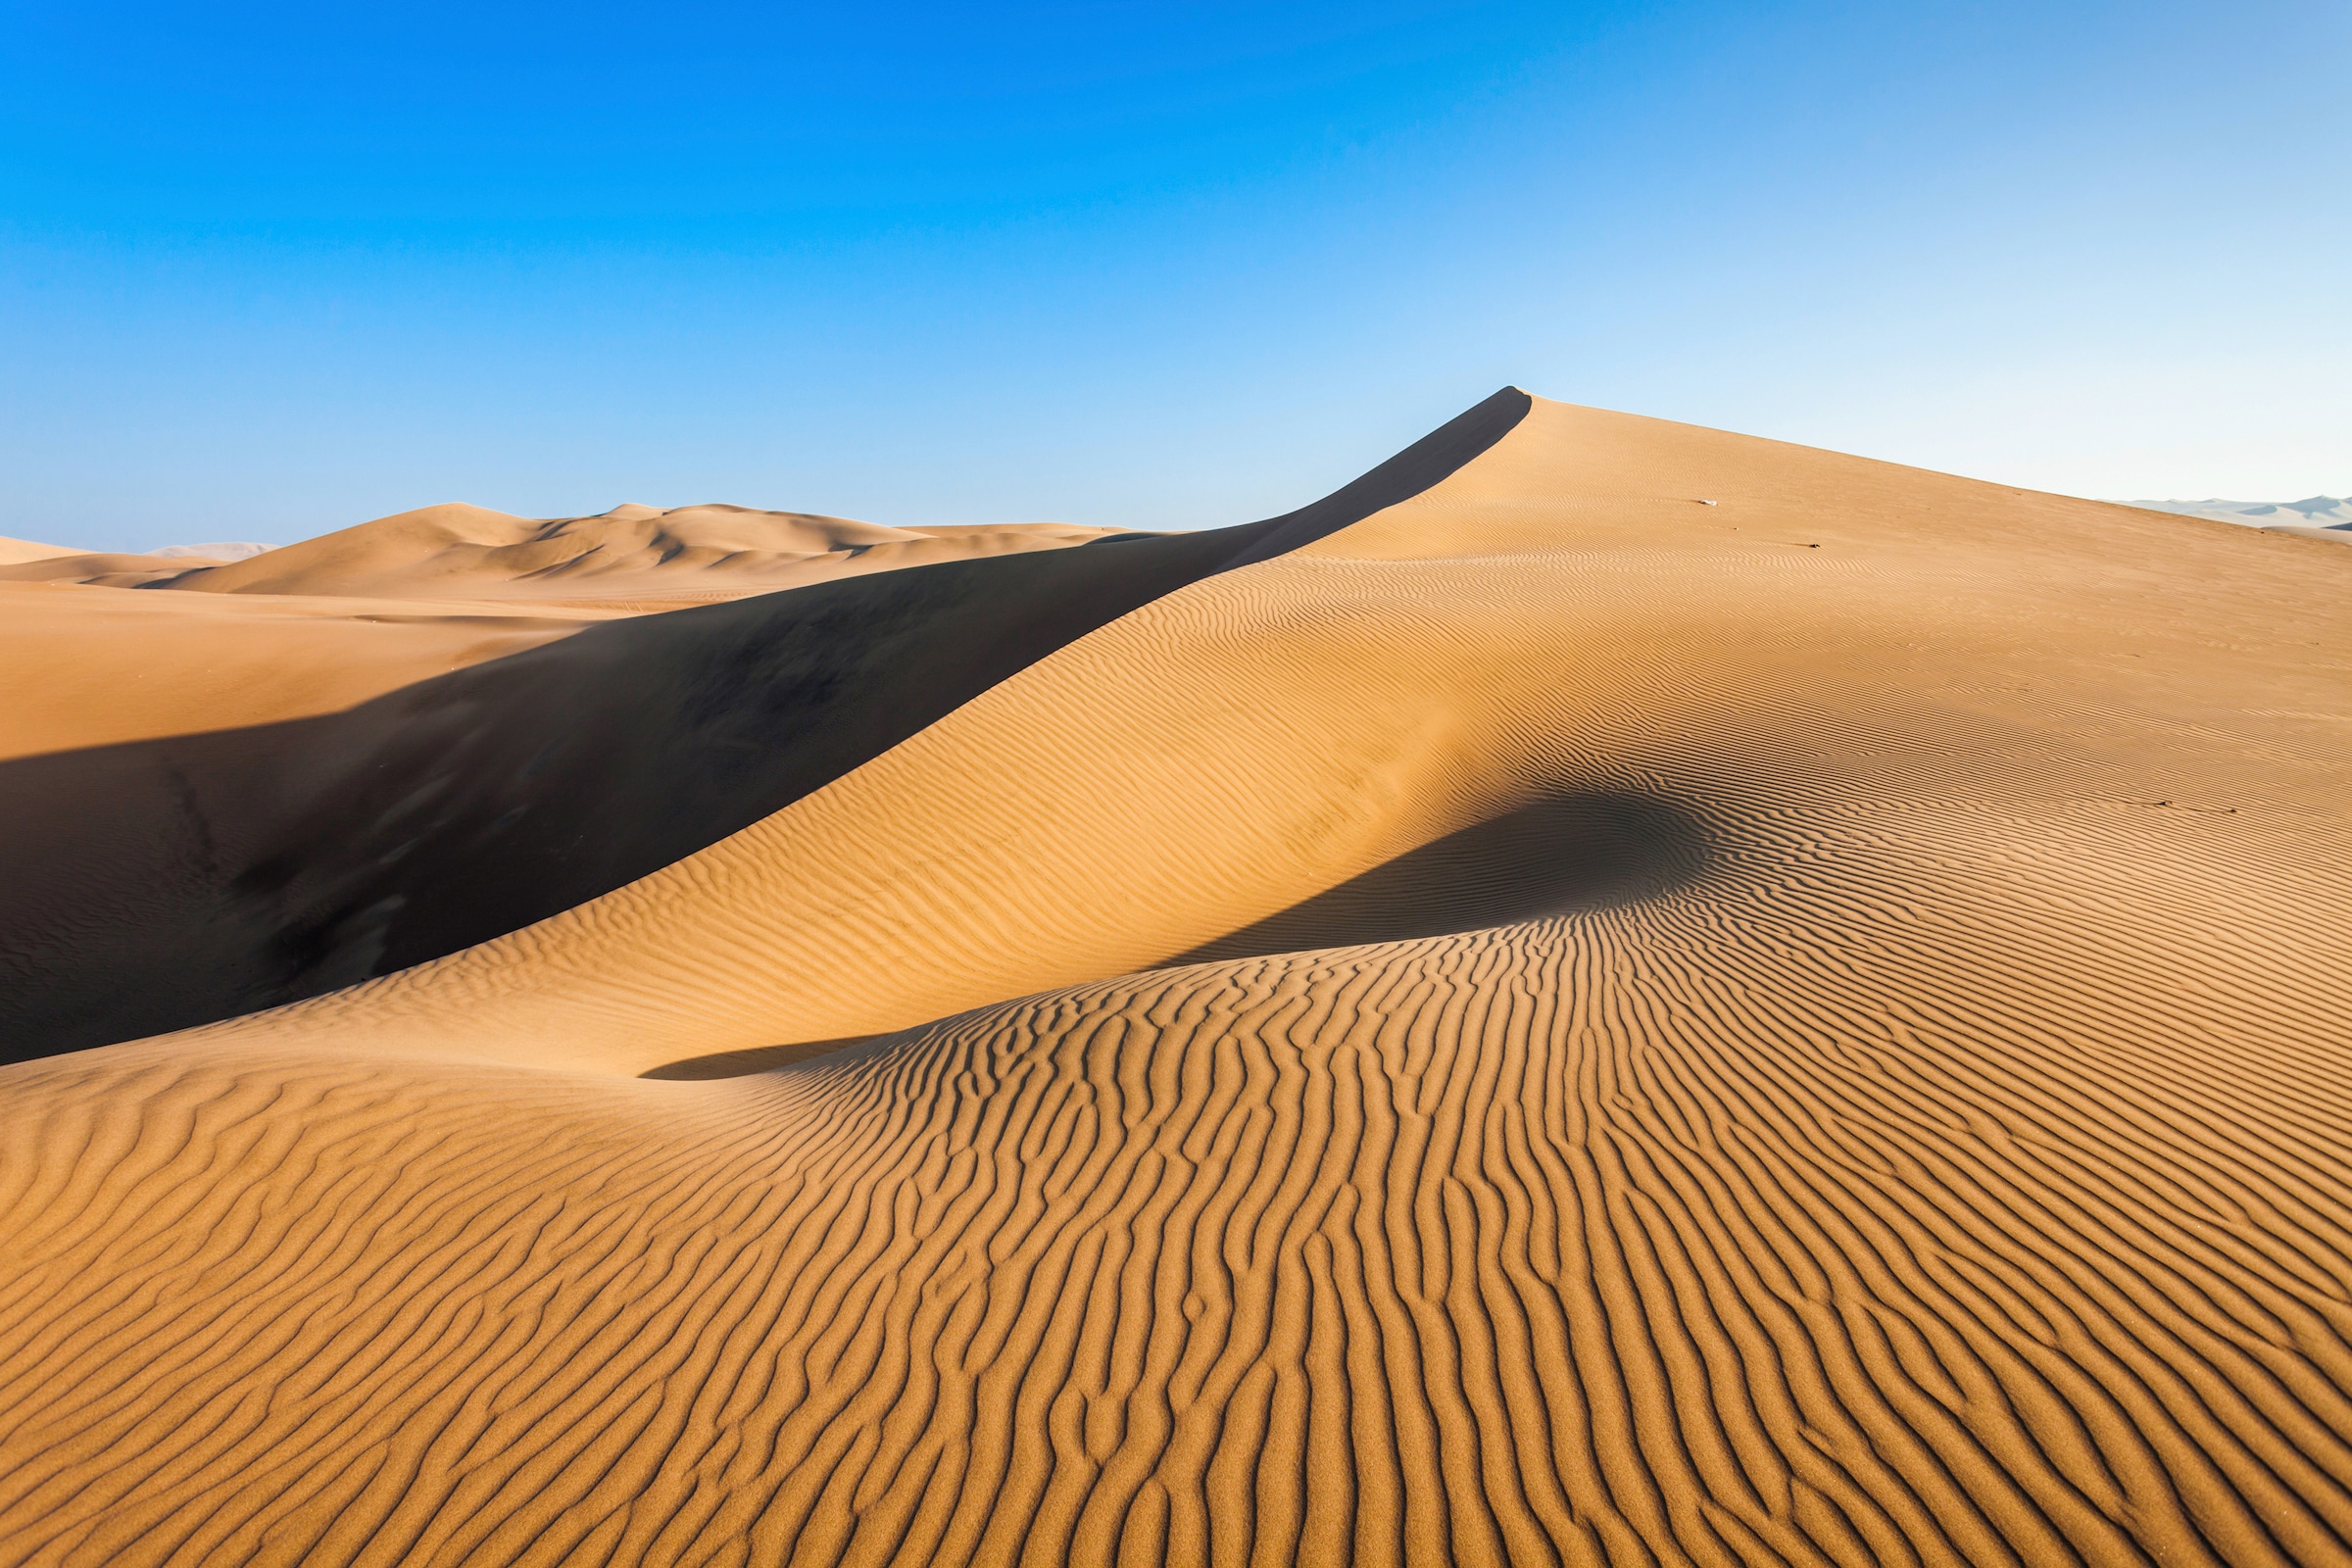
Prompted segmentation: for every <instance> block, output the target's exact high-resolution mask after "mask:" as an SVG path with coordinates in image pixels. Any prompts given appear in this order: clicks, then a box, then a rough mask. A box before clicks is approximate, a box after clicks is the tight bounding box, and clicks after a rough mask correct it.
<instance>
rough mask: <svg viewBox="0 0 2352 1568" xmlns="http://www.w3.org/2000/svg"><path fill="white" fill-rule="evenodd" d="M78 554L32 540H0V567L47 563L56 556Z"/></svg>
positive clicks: (62, 546) (60, 546)
mask: <svg viewBox="0 0 2352 1568" xmlns="http://www.w3.org/2000/svg"><path fill="white" fill-rule="evenodd" d="M74 554H77V552H75V551H73V550H72V549H69V548H68V547H67V546H64V545H44V544H39V543H36V542H35V541H33V540H30V539H8V538H0V566H15V565H21V564H24V563H25V562H27V561H47V560H49V559H51V558H52V557H56V556H71V555H74Z"/></svg>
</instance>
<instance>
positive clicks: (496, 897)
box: [0, 398, 1525, 1060]
mask: <svg viewBox="0 0 2352 1568" xmlns="http://www.w3.org/2000/svg"><path fill="white" fill-rule="evenodd" d="M1524 409H1525V399H1524V398H1508V399H1503V400H1499V401H1497V402H1494V403H1491V404H1490V405H1487V406H1482V409H1481V410H1479V411H1473V413H1472V414H1471V415H1469V416H1465V417H1464V418H1463V419H1461V420H1457V421H1455V422H1454V423H1453V424H1451V425H1448V426H1447V427H1446V430H1444V431H1441V432H1439V433H1438V434H1437V435H1436V436H1433V437H1432V438H1431V439H1430V440H1429V441H1427V442H1424V443H1422V444H1420V445H1419V446H1417V447H1415V448H1414V449H1413V450H1412V451H1410V452H1408V453H1406V454H1404V455H1402V456H1401V457H1400V458H1399V459H1398V460H1397V461H1396V462H1395V463H1393V464H1391V465H1388V466H1384V468H1383V469H1381V470H1377V471H1376V472H1375V473H1374V474H1372V475H1368V476H1366V478H1365V479H1364V480H1361V481H1358V482H1357V483H1356V484H1354V485H1351V486H1348V488H1346V489H1344V490H1342V491H1341V492H1339V493H1337V494H1335V495H1334V496H1332V497H1329V498H1327V499H1326V500H1324V501H1322V502H1319V503H1317V504H1316V505H1315V506H1313V507H1310V508H1307V509H1304V510H1302V511H1301V512H1299V513H1297V514H1293V515H1288V516H1284V517H1277V518H1273V519H1269V520H1268V521H1266V522H1262V523H1256V524H1250V525H1247V526H1244V527H1240V528H1231V529H1219V530H1211V531H1206V532H1201V533H1192V534H1179V535H1169V536H1164V537H1150V536H1137V537H1127V538H1114V539H1108V540H1103V541H1101V542H1098V543H1094V544H1092V545H1090V546H1089V548H1086V549H1083V550H1056V551H1050V552H1036V553H1026V554H1015V555H1009V556H983V557H977V558H973V559H970V560H966V561H961V562H949V563H939V564H930V565H927V566H923V567H921V568H920V569H917V570H909V571H900V572H893V573H890V574H888V575H882V574H878V573H868V574H858V575H853V576H850V577H846V578H844V579H842V580H838V581H833V582H828V583H820V584H814V585H811V586H809V587H805V588H801V589H798V590H794V591H791V592H785V593H778V594H773V595H766V596H761V597H759V598H756V599H752V600H747V601H745V602H742V603H738V604H728V605H712V606H707V607H703V608H699V609H693V610H686V611H679V612H676V613H671V614H666V615H661V616H653V617H647V618H643V619H632V620H627V621H623V622H616V623H610V624H605V625H601V626H597V627H595V628H593V629H591V630H588V631H585V632H580V633H579V634H578V635H575V636H569V637H566V638H565V640H564V641H562V642H561V643H556V644H554V645H552V646H543V647H539V648H537V649H535V650H533V651H531V652H528V653H523V654H518V655H516V656H515V657H511V658H504V659H499V660H495V661H492V662H479V663H472V664H469V665H468V667H465V668H463V669H460V670H458V671H457V672H455V673H451V674H446V675H438V676H436V678H433V679H429V680H418V681H415V682H413V683H411V684H408V685H405V686H403V687H401V688H400V689H399V690H396V691H393V692H390V693H389V694H388V695H385V696H382V697H379V698H376V699H375V700H374V701H372V702H368V703H365V704H363V705H361V706H358V707H355V708H350V709H348V710H346V711H339V712H331V713H324V714H321V715H320V716H317V717H304V718H300V719H296V720H293V721H289V722H282V723H275V724H270V725H266V726H259V727H251V728H242V729H236V730H226V729H215V730H211V731H210V732H207V733H200V734H197V733H185V732H172V733H169V734H164V735H162V736H160V738H155V739H141V740H138V741H136V742H132V743H130V744H123V745H117V746H110V747H88V746H85V747H84V748H83V749H80V750H75V751H71V752H55V753H52V754H51V755H47V756H41V757H30V758H24V759H21V760H17V761H15V762H5V761H0V820H6V821H9V822H12V823H14V824H16V831H15V832H13V833H11V834H10V835H8V836H6V837H5V838H0V1059H7V1060H13V1059H17V1058H19V1057H22V1056H25V1055H30V1054H47V1053H53V1052H56V1051H60V1050H69V1049H73V1048H76V1047H81V1046H92V1045H103V1044H107V1043H110V1042H113V1041H119V1040H123V1039H129V1038H133V1037H136V1036H140V1035H145V1034H151V1033H156V1032H158V1031H161V1030H165V1029H171V1028H176V1027H182V1026H185V1025H189V1024H195V1023H203V1022H207V1021H210V1020H212V1019H216V1018H222V1017H226V1016H229V1015H231V1014H235V1013H240V1012H247V1011H251V1010H253V1009H255V1008H258V1007H263V1006H268V1005H273V1004H276V1003H282V1002H286V1001H290V1000H293V999H296V998H300V997H306V996H312V995H316V994H318V993H320V992H324V991H330V990H333V989H335V988H336V987H338V986H343V985H348V984H351V983H353V982H355V981H358V980H362V979H366V978H368V977H369V976H371V975H378V974H385V973H389V972H391V971H393V970H397V969H402V968H406V967H408V966H409V965H411V964H415V963H418V962H421V961H423V960H425V959H428V958H434V957H438V956H442V955H444V954H448V953H451V952H454V951H456V950H458V949H461V948H465V947H468V946H471V945H473V944H475V943H478V942H483V941H486V940H488V939H490V938H492V937H496V936H499V935H501V934H503V933H505V932H508V931H512V930H515V929H516V928H518V927H521V926H526V925H529V924H531V923H532V922H534V921H537V920H540V919H543V918H545V917H547V916H549V915H553V914H556V913H559V912H561V911H563V910H564V909H567V908H569V907H572V906H574V905H578V904H582V903H584V902H586V901H588V900H591V899H594V898H596V897H598V896H599V895H601V894H605V893H608V892H611V891H613V889H615V888H618V887H620V886H621V885H623V884H624V883H628V882H631V881H633V880H635V879H637V878H638V877H641V876H644V875H646V874H647V873H649V872H653V871H656V870H659V869H660V868H662V867H663V866H666V865H669V864H671V863H672V862H674V861H678V860H680V859H682V858H685V857H687V856H690V855H692V854H694V853H695V852H696V851H698V850H701V849H703V848H705V847H706V846H708V845H710V844H711V843H713V842H714V841H716V840H719V839H722V838H724V837H726V836H727V835H728V834H731V833H733V832H735V831H737V830H738V829H741V828H743V827H746V826H748V825H750V824H752V823H755V822H758V821H759V820H760V819H761V818H763V817H767V816H769V815H771V814H772V813H774V812H776V811H778V810H780V809H782V808H783V807H785V806H787V805H789V804H790V803H791V802H793V801H795V800H797V799H799V798H801V797H802V796H805V795H807V794H809V792H811V791H813V790H816V789H818V788H819V787H820V786H822V785H824V784H825V783H827V782H828V781H830V780H831V779H833V778H835V777H837V776H838V775H840V774H843V773H846V772H848V771H850V770H852V769H854V768H856V767H858V765H859V764H860V763H863V762H865V761H867V760H869V759H872V758H874V757H877V756H879V755H881V754H882V753H884V752H886V751H887V750H889V749H890V748H891V747H892V746H894V745H896V744H898V743H899V742H900V741H902V740H905V739H906V738H907V736H909V735H912V734H913V733H915V732H916V731H918V730H920V729H921V728H922V727H923V726H924V725H925V724H928V723H930V722H931V721H932V720H934V719H936V718H938V717H940V716H941V715H943V714H945V713H947V712H949V711H952V710H954V709H955V708H956V707H957V706H958V705H959V704H961V703H963V702H965V701H967V700H968V699H970V698H972V697H974V696H976V695H978V694H980V693H982V692H985V691H987V690H988V689H989V688H990V687H991V686H993V685H995V684H997V683H998V682H999V681H1001V680H1003V679H1004V678H1005V677H1006V676H1008V675H1010V674H1012V673H1013V672H1015V671H1016V670H1019V669H1021V668H1022V667H1024V666H1025V665H1027V664H1029V663H1031V662H1035V661H1037V660H1038V659H1041V658H1043V657H1044V656H1046V655H1047V654H1049V653H1051V652H1053V651H1054V649H1056V648H1058V647H1060V646H1061V645H1063V644H1064V643H1067V642H1069V641H1070V640H1071V639H1073V638H1077V637H1080V636H1082V635H1083V634H1085V633H1087V632H1089V631H1092V630H1093V629H1095V628H1096V627H1099V626H1101V625H1103V623H1104V622H1106V621H1109V620H1111V619H1113V618H1115V617H1117V616H1118V615H1120V614H1122V613H1125V612H1127V611H1129V610H1131V609H1133V608H1135V607H1136V606H1138V605H1141V604H1144V603H1146V602H1148V601H1150V600H1152V599H1153V598H1156V597H1158V596H1161V595H1164V594H1166V593H1168V592H1170V591H1172V590H1174V589H1176V588H1179V587H1181V586H1183V585H1184V584H1186V583H1188V582H1192V581H1194V580H1196V579H1199V578H1201V577H1202V576H1204V575H1207V574H1210V573H1213V572H1218V571H1223V570H1228V569H1231V568H1232V567H1234V566H1236V565H1239V564H1245V563H1247V562H1249V561H1250V560H1253V559H1255V558H1257V557H1258V556H1259V555H1260V554H1262V553H1264V552H1266V551H1267V550H1269V549H1273V548H1279V547H1282V546H1284V545H1295V544H1297V543H1299V542H1303V541H1305V540H1307V539H1310V538H1312V537H1315V536H1316V535H1317V534H1318V533H1319V532H1327V531H1329V530H1330V529H1332V528H1334V527H1339V526H1343V525H1345V524H1347V523H1349V522H1352V521H1355V520H1357V519H1358V518H1361V517H1362V516H1364V515H1366V514H1367V513H1369V512H1371V511H1373V510H1375V509H1376V508H1377V507H1378V506H1379V505H1382V504H1384V503H1386V502H1387V501H1389V500H1392V499H1394V497H1395V496H1396V495H1397V494H1401V493H1406V492H1408V491H1409V490H1410V489H1412V488H1415V487H1418V486H1419V485H1422V484H1426V483H1427V482H1429V481H1430V480H1431V479H1432V478H1434V477H1436V476H1437V475H1439V474H1441V473H1443V472H1445V471H1446V469H1447V468H1448V467H1450V466H1453V465H1456V464H1458V463H1459V462H1461V461H1462V460H1463V459H1464V458H1465V457H1467V456H1469V455H1470V454H1471V453H1472V452H1474V451H1476V450H1481V449H1483V447H1484V445H1485V444H1487V443H1489V442H1491V441H1493V440H1494V439H1495V438H1497V437H1498V436H1499V435H1501V434H1502V433H1503V431H1505V430H1507V429H1508V428H1509V427H1510V425H1511V424H1512V423H1513V422H1515V421H1516V420H1517V418H1518V417H1519V416H1520V414H1521V413H1523V412H1524ZM301 548H302V547H300V546H295V547H290V548H289V550H288V551H286V552H284V553H285V554H292V553H294V552H295V551H298V550H300V549H301ZM199 597H200V596H180V595H169V596H167V595H152V594H141V595H117V596H113V597H112V598H110V599H109V600H107V601H106V605H107V607H108V608H110V609H114V608H117V607H119V606H120V605H121V604H122V602H123V600H125V599H137V600H141V601H150V602H152V601H158V600H166V599H169V600H172V601H177V600H180V599H182V598H187V599H190V600H196V599H199ZM236 597H238V598H241V597H243V596H236ZM201 601H202V602H208V603H221V602H222V598H221V596H210V595H207V596H201ZM59 602H60V601H57V600H55V599H54V598H53V599H52V601H51V603H52V604H53V605H54V604H56V603H59ZM268 602H270V603H279V602H282V601H281V600H280V599H279V598H278V597H277V596H271V597H270V600H269V601H268ZM298 602H300V603H309V604H323V603H335V602H331V601H316V600H304V601H298ZM342 603H349V602H342ZM140 608H141V609H142V610H145V609H146V605H144V604H142V605H141V606H140ZM542 608H543V609H544V607H542ZM161 618H163V617H161V616H159V615H158V614H157V613H153V612H150V613H148V614H147V615H146V620H147V622H148V626H147V627H146V628H144V629H146V630H148V631H149V632H150V634H151V635H152V631H153V629H154V625H155V623H156V622H157V621H158V620H159V619H161ZM187 619H188V617H185V616H183V617H181V620H182V622H183V624H184V623H185V622H186V621H187ZM420 624H422V625H423V626H425V627H427V628H429V629H438V630H443V631H446V630H447V629H448V628H450V627H451V626H452V625H453V624H454V621H453V618H452V617H451V616H449V615H448V614H447V613H438V614H433V615H428V616H424V617H420ZM541 624H543V623H540V622H531V621H523V622H521V623H520V625H519V627H517V628H513V629H507V630H505V631H504V632H503V633H502V635H504V636H506V637H508V638H509V639H512V640H514V641H515V642H517V643H520V642H523V641H525V640H537V641H540V642H545V641H546V640H547V639H548V638H549V637H552V636H555V635H558V634H559V633H560V632H564V631H570V630H573V629H574V628H570V627H556V628H551V629H549V630H546V631H541V630H539V629H538V627H539V626H540V625H541ZM87 629H88V628H87V627H86V626H85V627H84V630H85V634H86V631H87ZM103 629H104V630H105V631H107V632H111V633H114V634H118V635H119V634H120V631H121V630H122V628H121V627H119V626H117V627H109V628H103ZM477 635H478V633H477ZM396 646H397V649H398V650H399V651H400V653H399V657H402V658H409V659H413V658H414V657H415V656H416V655H417V654H420V653H424V652H426V651H427V650H429V649H430V648H431V647H432V646H433V641H432V639H431V637H430V636H420V635H404V636H403V637H402V638H401V639H400V640H399V642H398V644H397V645H396ZM453 662H454V661H453ZM390 663H391V659H390V657H389V656H387V657H385V658H383V659H379V662H378V663H377V664H376V666H375V668H376V669H378V670H380V669H383V668H386V667H389V666H390ZM341 678H342V680H343V682H344V684H346V685H348V684H349V683H350V681H351V680H353V679H354V678H364V677H360V676H358V674H357V672H353V673H352V674H349V675H345V676H343V677H341ZM52 727H54V726H52ZM125 964H133V965H135V966H136V967H137V969H138V970H139V973H140V975H141V980H142V983H141V984H140V985H138V986H136V987H124V986H123V984H122V983H121V976H122V974H123V968H124V966H125Z"/></svg>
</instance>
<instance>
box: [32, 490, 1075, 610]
mask: <svg viewBox="0 0 2352 1568" xmlns="http://www.w3.org/2000/svg"><path fill="white" fill-rule="evenodd" d="M1117 531H1118V530H1116V529H1113V528H1087V527H1077V526H1072V525H1070V524H1066V523H1054V522H1034V523H1004V524H998V525H986V524H966V525H961V526H949V527H937V528H919V529H917V528H891V527H885V526H883V525H881V524H878V523H871V522H858V521H856V520H855V519H853V518H849V517H827V516H819V515H813V514H809V513H800V512H762V511H760V510H758V509H757V508H752V507H735V506H722V505H711V506H700V507H676V508H672V509H670V510H669V511H666V512H664V511H662V510H660V509H658V508H655V507H644V506H624V507H615V508H614V509H613V511H611V512H608V513H603V514H601V515H597V516H592V517H517V516H515V515H512V514H509V513H504V512H493V511H491V510H490V509H489V508H487V507H475V506H467V505H466V504H464V503H460V502H453V503H448V504H444V505H442V506H437V507H422V508H419V509H418V510H417V511H415V512H403V513H399V514H397V515H393V516H389V517H378V518H376V519H375V520H374V521H372V522H363V523H361V524H359V525H358V526H357V527H352V528H344V529H340V530H338V531H337V532H334V533H328V534H321V535H319V537H318V538H316V539H306V540H304V541H302V542H301V543H300V544H294V545H287V546H284V547H282V548H280V549H275V550H270V551H267V552H264V553H260V554H253V555H239V556H236V557H234V558H231V557H229V556H227V555H226V554H225V553H224V555H223V557H222V558H221V559H217V560H214V559H207V558H204V557H202V556H190V555H188V554H187V551H186V549H185V548H174V549H171V550H169V551H165V552H160V553H158V554H156V555H152V556H120V555H75V554H72V553H69V552H63V551H59V550H57V549H55V547H53V546H48V545H34V544H30V543H29V542H27V541H22V540H5V541H0V582H6V581H10V580H15V581H73V582H79V583H85V584H92V585H96V586H102V587H111V588H164V589H172V590H185V591H188V592H193V593H214V594H279V595H284V594H299V595H305V596H318V595H330V596H336V597H343V598H354V597H356V598H423V599H434V600H492V601H499V602H512V601H522V602H525V603H541V604H554V605H559V606H581V605H585V606H588V607H590V608H619V609H631V610H662V609H673V608H676V607H678V606H682V605H696V604H710V603H713V602H716V601H721V600H727V599H737V598H742V597H744V596H746V595H748V594H754V593H766V592H772V591H774V590H775V589H778V588H786V587H794V586H798V585H800V584H803V583H810V582H823V581H828V580H830V579H833V578H837V577H845V576H859V575H863V574H865V573H868V572H876V571H890V570H894V569H896V568H898V567H902V566H914V565H927V564H932V563H935V562H943V561H961V560H971V559H975V558H979V557H985V556H997V555H1012V554H1018V553H1021V552H1024V551H1030V550H1055V549H1060V548H1063V547H1065V546H1068V545H1073V544H1084V543H1087V542H1089V541H1091V540H1095V539H1101V538H1104V537H1107V536H1109V535H1111V534H1114V533H1116V532H1117ZM239 548H243V547H233V546H232V547H231V549H232V550H234V549H239ZM18 549H22V550H28V551H38V552H41V554H39V555H34V556H16V557H15V559H13V560H12V559H11V558H12V552H13V551H15V550H18Z"/></svg>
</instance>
